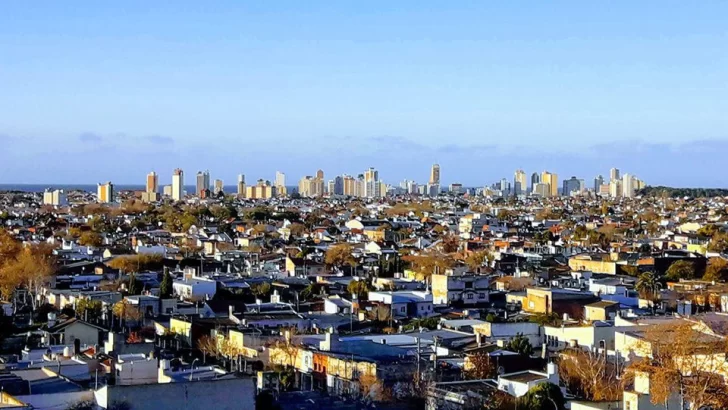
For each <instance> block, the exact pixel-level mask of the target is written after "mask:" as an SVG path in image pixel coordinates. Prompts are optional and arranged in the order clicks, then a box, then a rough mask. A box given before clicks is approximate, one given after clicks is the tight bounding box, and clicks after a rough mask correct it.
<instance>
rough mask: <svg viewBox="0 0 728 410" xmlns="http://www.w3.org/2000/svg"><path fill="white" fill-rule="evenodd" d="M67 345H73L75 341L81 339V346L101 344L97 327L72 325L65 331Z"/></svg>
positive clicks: (77, 323)
mask: <svg viewBox="0 0 728 410" xmlns="http://www.w3.org/2000/svg"><path fill="white" fill-rule="evenodd" d="M63 333H64V340H63V342H64V343H65V344H72V343H74V340H76V339H79V340H80V341H81V345H89V346H91V345H95V344H99V343H100V341H101V340H100V338H99V330H98V329H96V328H95V327H92V326H89V325H85V324H83V323H79V322H76V323H72V324H71V325H69V326H68V327H67V328H66V329H65V330H64V331H63Z"/></svg>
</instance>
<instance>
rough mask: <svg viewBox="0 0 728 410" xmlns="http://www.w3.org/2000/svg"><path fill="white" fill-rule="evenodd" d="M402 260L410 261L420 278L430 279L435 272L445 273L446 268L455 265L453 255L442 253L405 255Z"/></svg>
mask: <svg viewBox="0 0 728 410" xmlns="http://www.w3.org/2000/svg"><path fill="white" fill-rule="evenodd" d="M402 261H404V262H406V263H409V264H410V265H411V269H412V270H414V271H415V272H417V279H418V280H428V279H429V278H430V276H432V275H433V274H434V273H440V274H444V273H445V270H447V269H450V268H452V267H453V266H454V265H455V261H454V260H453V259H452V257H450V256H449V255H446V254H442V253H428V254H422V255H405V256H403V257H402Z"/></svg>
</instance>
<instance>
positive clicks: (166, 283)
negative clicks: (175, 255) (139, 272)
mask: <svg viewBox="0 0 728 410" xmlns="http://www.w3.org/2000/svg"><path fill="white" fill-rule="evenodd" d="M173 282H174V280H173V279H172V275H171V274H170V273H169V268H167V267H165V268H164V273H163V274H162V282H161V283H160V284H159V297H160V299H168V298H170V297H172V294H173V293H174V288H173V287H172V283H173Z"/></svg>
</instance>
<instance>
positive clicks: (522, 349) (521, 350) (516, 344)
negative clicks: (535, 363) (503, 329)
mask: <svg viewBox="0 0 728 410" xmlns="http://www.w3.org/2000/svg"><path fill="white" fill-rule="evenodd" d="M505 349H506V350H509V351H511V352H515V353H518V354H520V355H523V356H531V355H532V354H533V346H531V342H530V341H529V340H528V338H527V337H525V336H523V334H522V333H516V337H514V338H513V339H511V340H510V341H509V342H508V344H507V345H506V346H505Z"/></svg>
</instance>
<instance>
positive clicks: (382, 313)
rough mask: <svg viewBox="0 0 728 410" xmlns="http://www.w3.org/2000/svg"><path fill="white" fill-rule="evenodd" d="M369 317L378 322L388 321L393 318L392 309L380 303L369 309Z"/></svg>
mask: <svg viewBox="0 0 728 410" xmlns="http://www.w3.org/2000/svg"><path fill="white" fill-rule="evenodd" d="M369 318H370V319H371V320H374V321H377V322H388V321H389V320H390V319H392V309H390V308H389V306H387V305H384V304H381V303H380V304H378V305H377V306H375V307H374V308H373V309H372V310H370V311H369Z"/></svg>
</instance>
